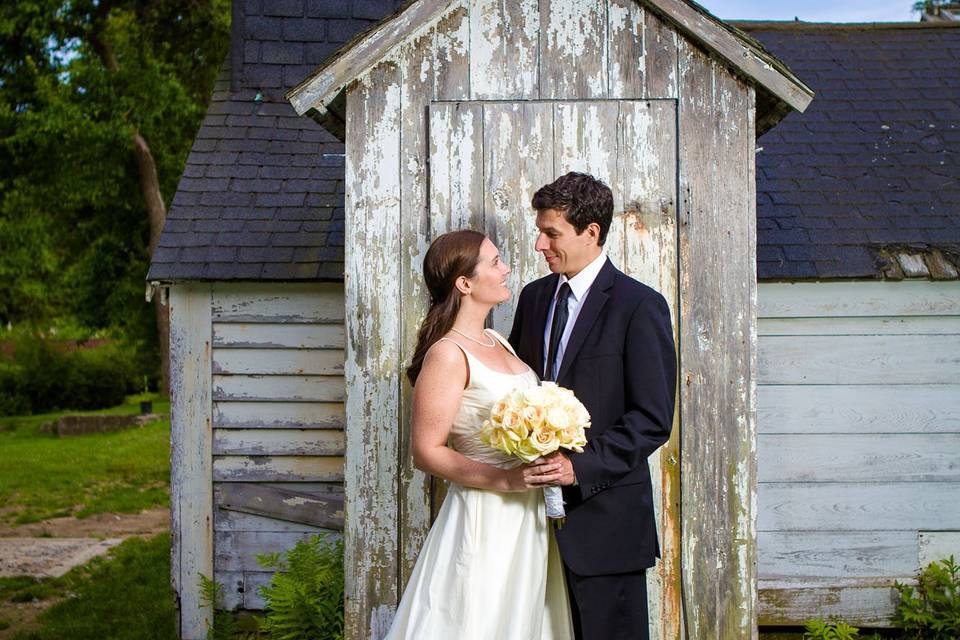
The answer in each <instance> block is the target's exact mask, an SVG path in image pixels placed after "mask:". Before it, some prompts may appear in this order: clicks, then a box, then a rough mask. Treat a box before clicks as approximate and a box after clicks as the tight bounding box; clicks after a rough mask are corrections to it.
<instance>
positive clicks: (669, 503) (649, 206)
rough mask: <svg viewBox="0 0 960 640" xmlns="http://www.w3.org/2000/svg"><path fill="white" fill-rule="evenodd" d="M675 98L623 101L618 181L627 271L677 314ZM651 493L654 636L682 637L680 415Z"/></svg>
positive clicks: (654, 461)
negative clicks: (656, 555) (656, 538)
mask: <svg viewBox="0 0 960 640" xmlns="http://www.w3.org/2000/svg"><path fill="white" fill-rule="evenodd" d="M676 133H677V131H676V103H675V102H674V101H672V100H658V101H653V102H628V101H624V102H621V103H620V129H619V136H620V144H619V146H620V159H619V167H620V171H621V176H620V181H619V185H618V188H619V189H620V191H621V193H622V194H623V199H624V208H625V211H624V213H623V221H624V229H625V233H624V246H623V251H622V255H623V271H624V272H625V273H626V274H628V275H630V276H632V277H634V278H636V279H637V280H640V281H641V282H644V283H646V284H648V285H650V286H651V287H653V288H655V289H657V290H658V291H659V292H660V293H661V294H662V295H663V296H664V298H666V300H667V303H668V304H669V305H670V313H671V316H672V319H673V326H674V339H675V341H678V339H679V336H678V335H677V329H678V323H677V319H678V315H677V207H676V191H677V139H676ZM649 464H650V475H651V478H652V481H653V501H654V508H655V511H656V515H657V522H658V529H659V532H660V556H661V560H660V562H659V563H658V564H657V566H656V567H655V568H654V569H653V570H651V571H648V572H647V583H648V584H647V593H648V601H649V610H650V637H651V638H652V639H653V640H660V639H667V638H669V639H677V640H678V639H679V638H680V637H681V631H680V619H681V597H680V596H681V589H680V578H681V574H680V566H681V563H680V559H681V558H680V423H679V412H677V413H676V414H675V415H674V423H673V430H672V432H671V435H670V440H669V441H668V442H667V444H665V445H664V446H663V447H662V448H661V449H660V450H659V451H658V452H657V453H655V454H654V455H652V456H650V459H649Z"/></svg>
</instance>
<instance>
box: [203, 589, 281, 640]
mask: <svg viewBox="0 0 960 640" xmlns="http://www.w3.org/2000/svg"><path fill="white" fill-rule="evenodd" d="M222 602H223V585H222V584H220V583H219V582H216V581H214V580H211V579H210V578H208V577H207V576H205V575H203V574H202V573H201V574H200V603H201V604H202V605H203V606H209V607H212V608H213V623H212V624H210V623H208V624H207V640H267V639H268V638H269V636H268V635H266V634H265V633H264V632H263V630H262V629H261V627H260V621H259V620H258V619H257V618H256V617H254V616H252V615H249V614H243V613H237V612H236V611H226V610H224V609H222V608H221V604H222Z"/></svg>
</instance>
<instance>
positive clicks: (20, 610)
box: [0, 507, 170, 640]
mask: <svg viewBox="0 0 960 640" xmlns="http://www.w3.org/2000/svg"><path fill="white" fill-rule="evenodd" d="M2 511H9V510H3V509H0V512H2ZM0 515H2V514H0ZM169 530H170V510H169V509H168V508H165V507H164V508H156V509H148V510H146V511H142V512H140V513H101V514H97V515H94V516H90V517H88V518H83V519H78V518H74V517H72V516H70V517H65V518H52V519H50V520H44V521H43V522H31V523H29V524H22V525H18V526H13V525H10V524H7V523H0V574H2V575H35V576H44V575H60V574H62V573H63V572H65V571H66V570H68V569H69V568H70V567H73V566H76V565H79V564H83V563H85V562H87V561H89V560H90V559H91V558H93V557H95V556H97V555H100V554H102V553H106V552H107V551H108V550H109V549H110V548H111V547H113V546H114V545H116V544H119V543H120V542H122V541H123V540H124V539H126V538H129V537H130V536H144V537H150V536H154V535H156V534H158V533H163V532H164V531H169ZM60 601H61V598H48V599H46V600H40V601H35V602H8V601H3V600H0V620H2V621H5V622H7V623H9V625H10V626H9V627H8V628H7V629H0V640H9V639H10V638H13V636H14V635H15V634H17V633H21V632H24V631H30V630H35V629H38V628H39V627H40V625H39V623H38V622H37V617H38V616H39V615H40V614H41V613H43V612H44V611H45V610H46V609H48V608H49V607H52V606H53V605H55V604H56V603H58V602H60Z"/></svg>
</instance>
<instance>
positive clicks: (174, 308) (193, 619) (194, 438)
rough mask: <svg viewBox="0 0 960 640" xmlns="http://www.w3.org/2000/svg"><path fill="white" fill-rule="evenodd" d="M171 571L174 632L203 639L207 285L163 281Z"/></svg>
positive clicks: (207, 548) (208, 524)
mask: <svg viewBox="0 0 960 640" xmlns="http://www.w3.org/2000/svg"><path fill="white" fill-rule="evenodd" d="M169 300H170V445H171V451H170V505H171V525H172V530H173V541H172V551H171V567H170V570H171V574H172V576H173V583H174V588H175V589H176V591H177V593H178V595H179V599H180V614H179V615H180V619H179V629H180V637H181V638H184V639H185V640H202V639H204V638H206V637H207V627H208V625H209V624H211V623H212V621H213V619H212V616H213V612H212V611H211V610H210V607H206V606H202V605H201V598H200V578H199V576H200V574H203V575H205V576H207V577H208V578H213V476H212V473H213V455H212V450H213V443H212V438H213V435H212V434H213V428H212V426H211V420H212V415H211V412H212V406H213V405H212V401H211V396H210V385H211V369H210V368H211V365H210V362H211V357H210V353H211V346H210V345H211V341H212V336H211V332H212V326H213V324H212V321H211V317H210V305H211V296H210V285H209V284H183V285H174V286H172V287H170V298H169Z"/></svg>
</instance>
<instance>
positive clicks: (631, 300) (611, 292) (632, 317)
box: [510, 259, 677, 638]
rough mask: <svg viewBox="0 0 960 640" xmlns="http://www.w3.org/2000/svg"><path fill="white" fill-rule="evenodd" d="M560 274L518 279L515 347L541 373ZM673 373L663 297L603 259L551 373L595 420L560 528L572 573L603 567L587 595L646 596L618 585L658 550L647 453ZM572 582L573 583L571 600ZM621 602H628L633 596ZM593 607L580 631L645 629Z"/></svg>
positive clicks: (575, 459) (662, 418)
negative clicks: (594, 613)
mask: <svg viewBox="0 0 960 640" xmlns="http://www.w3.org/2000/svg"><path fill="white" fill-rule="evenodd" d="M559 277H560V276H559V275H557V274H551V275H549V276H546V277H544V278H541V279H539V280H536V281H534V282H531V283H530V284H528V285H527V286H525V287H524V288H523V291H522V292H521V293H520V298H519V300H518V302H517V310H516V314H515V316H514V321H513V330H512V331H511V332H510V343H511V344H512V345H513V347H514V349H516V351H517V354H518V355H519V356H520V358H521V359H522V360H523V361H525V362H526V363H527V364H528V365H529V366H530V367H531V368H532V369H533V370H534V371H536V372H537V374H538V375H539V376H540V377H541V378H543V377H544V376H543V373H544V372H543V365H544V353H543V343H544V332H545V331H546V321H547V314H548V311H549V308H550V306H551V305H552V304H553V296H554V294H555V292H556V290H557V283H558V279H559ZM676 372H677V361H676V351H675V347H674V341H673V329H672V327H671V324H670V310H669V307H668V306H667V303H666V301H665V300H664V298H663V296H661V295H660V294H659V293H657V292H656V291H654V290H653V289H651V288H650V287H648V286H646V285H644V284H642V283H640V282H638V281H636V280H634V279H632V278H630V277H628V276H626V275H625V274H623V273H622V272H620V271H619V270H618V269H617V268H615V267H614V266H613V264H612V263H611V262H610V260H609V259H608V260H606V262H605V263H604V264H603V267H602V268H601V270H600V272H599V274H598V275H597V277H596V279H595V280H594V282H593V284H592V285H591V287H590V290H589V293H588V294H587V297H586V300H585V301H584V303H583V307H582V308H581V309H580V313H579V315H578V316H577V319H576V323H575V325H574V327H573V329H572V331H571V334H570V338H569V342H568V343H567V345H566V349H565V351H564V354H563V360H562V361H561V364H560V368H559V370H558V375H557V384H559V385H560V386H563V387H567V388H569V389H572V390H573V391H574V393H575V394H576V396H577V398H579V400H580V401H581V402H583V404H584V405H585V406H586V408H587V410H588V411H589V412H590V416H591V421H592V426H591V427H590V429H588V430H587V446H586V447H585V449H584V452H583V453H581V454H571V455H570V460H571V462H572V464H573V469H574V472H575V473H576V477H577V486H570V487H564V489H563V494H564V500H565V501H566V503H567V504H566V510H567V519H566V523H565V524H564V526H563V528H561V529H559V530H557V532H556V535H557V544H558V545H559V547H560V553H561V555H562V557H563V561H564V563H565V564H566V566H567V569H568V572H570V573H573V574H574V575H573V576H570V575H569V573H568V578H569V579H573V580H574V581H576V579H577V577H583V578H588V579H589V578H593V577H597V576H607V578H605V579H602V580H600V579H598V580H593V581H590V582H584V584H589V585H590V586H589V598H591V599H593V602H597V601H598V600H600V601H602V600H603V599H604V597H606V596H604V594H602V593H596V591H597V589H598V588H599V589H607V588H611V587H610V585H613V586H612V590H613V592H614V593H610V594H609V598H614V599H616V600H621V601H622V600H624V599H627V600H632V599H633V598H634V596H635V597H637V598H639V597H643V599H644V601H645V599H646V593H645V591H644V592H643V593H642V594H635V593H634V592H631V589H630V588H626V589H625V588H624V586H623V585H624V584H627V583H629V582H630V580H631V579H630V578H628V574H632V575H633V576H634V577H633V578H632V583H633V584H635V585H638V586H637V587H636V588H637V589H639V588H640V585H642V584H643V571H644V570H645V569H647V568H648V567H652V566H653V565H654V563H655V558H656V557H659V555H660V551H659V545H658V542H657V528H656V522H655V521H654V511H653V495H652V488H651V484H650V470H649V467H648V466H647V457H648V456H649V455H650V454H652V453H653V452H654V451H655V450H656V449H657V448H658V447H659V446H661V445H662V444H663V443H665V442H666V441H667V439H668V438H669V436H670V428H671V426H672V424H673V411H674V402H675V393H676ZM638 572H639V578H637V577H636V576H637V575H638ZM616 575H623V576H624V579H623V580H621V581H618V580H617V579H616V578H615V576H616ZM611 576H613V578H612V579H611ZM569 581H570V580H568V582H569ZM576 589H577V587H576V585H571V590H572V591H573V595H574V596H575V597H574V600H576ZM624 604H625V605H626V608H627V609H629V607H630V604H629V602H628V603H624ZM589 608H591V607H590V606H587V605H585V604H584V603H583V602H581V604H580V614H581V619H582V625H583V629H584V634H583V637H585V638H615V637H616V638H619V637H630V638H633V637H645V633H644V635H643V636H636V635H629V633H630V632H626V629H625V627H630V623H629V622H628V621H625V620H618V619H609V618H610V617H611V610H607V611H606V612H604V611H599V612H598V613H600V615H598V616H596V618H597V619H594V616H592V615H589V612H587V611H586V609H589ZM601 609H602V607H601ZM616 615H617V614H613V617H616ZM627 615H628V616H629V615H630V614H629V613H628V614H627ZM575 616H576V612H575ZM644 626H645V625H644Z"/></svg>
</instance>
